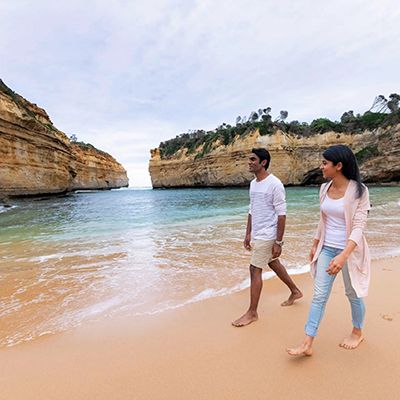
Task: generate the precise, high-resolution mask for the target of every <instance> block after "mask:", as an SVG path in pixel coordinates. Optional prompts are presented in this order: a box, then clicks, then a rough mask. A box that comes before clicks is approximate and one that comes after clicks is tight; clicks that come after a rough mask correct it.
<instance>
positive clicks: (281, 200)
mask: <svg viewBox="0 0 400 400" xmlns="http://www.w3.org/2000/svg"><path fill="white" fill-rule="evenodd" d="M249 214H251V238H252V240H275V239H276V231H277V223H278V215H286V199H285V188H284V186H283V184H282V182H281V181H280V180H279V179H278V178H277V177H276V176H275V175H272V174H269V175H268V176H267V177H266V178H265V179H263V180H262V181H260V182H257V180H256V179H253V180H252V181H251V183H250V207H249Z"/></svg>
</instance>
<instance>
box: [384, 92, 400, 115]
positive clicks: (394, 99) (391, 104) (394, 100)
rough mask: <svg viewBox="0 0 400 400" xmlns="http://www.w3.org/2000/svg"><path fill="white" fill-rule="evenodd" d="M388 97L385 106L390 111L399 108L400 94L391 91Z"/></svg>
mask: <svg viewBox="0 0 400 400" xmlns="http://www.w3.org/2000/svg"><path fill="white" fill-rule="evenodd" d="M389 99H390V100H389V101H388V102H387V107H388V109H389V110H390V112H391V113H394V112H396V111H397V110H398V109H399V101H400V95H398V94H397V93H392V94H391V95H390V96H389Z"/></svg>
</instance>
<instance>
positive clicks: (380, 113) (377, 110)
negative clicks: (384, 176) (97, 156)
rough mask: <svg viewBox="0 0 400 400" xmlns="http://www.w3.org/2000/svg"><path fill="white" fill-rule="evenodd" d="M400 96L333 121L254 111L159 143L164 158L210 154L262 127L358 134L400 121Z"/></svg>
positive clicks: (264, 130)
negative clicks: (178, 154)
mask: <svg viewBox="0 0 400 400" xmlns="http://www.w3.org/2000/svg"><path fill="white" fill-rule="evenodd" d="M399 105H400V95H398V94H397V93H393V94H391V95H390V96H389V98H388V99H386V98H385V96H383V95H379V96H377V97H376V98H375V100H374V102H373V104H372V106H371V108H370V109H369V110H367V111H366V112H364V113H363V114H362V115H361V114H356V115H355V114H354V111H352V110H350V111H346V112H345V113H343V115H342V116H341V118H340V121H331V120H330V119H328V118H317V119H315V120H313V121H312V122H311V123H310V124H309V123H307V122H299V121H291V122H286V120H287V117H288V112H287V111H284V110H282V111H280V113H279V117H277V118H275V119H273V118H272V116H271V108H270V107H268V108H264V109H259V110H258V111H252V112H251V113H250V115H249V116H248V117H247V116H243V117H242V116H238V117H237V118H236V125H234V126H232V125H229V124H226V123H223V124H222V125H220V126H219V127H217V128H216V129H214V130H211V131H207V132H206V131H204V130H201V129H200V130H196V131H190V132H188V133H182V134H181V135H178V136H176V137H175V138H174V139H170V140H167V141H165V142H161V143H160V145H159V149H160V156H161V158H162V159H166V158H170V157H172V156H173V155H174V154H175V153H176V152H178V151H179V150H182V149H187V154H193V153H195V152H196V155H195V158H196V159H197V158H201V157H203V156H204V155H205V154H207V153H209V152H210V151H211V150H212V149H213V147H214V146H215V144H216V143H221V144H223V145H228V144H230V143H232V142H233V141H234V139H235V138H236V137H240V136H246V135H248V134H250V133H251V132H253V131H254V130H257V129H258V130H259V132H260V135H272V134H274V133H275V132H276V131H277V130H281V131H283V132H286V133H290V134H293V135H297V136H311V135H316V134H321V133H324V132H328V131H333V132H345V133H358V132H363V131H364V130H367V129H368V130H372V129H376V128H379V127H383V128H385V127H388V126H392V125H395V124H398V123H400V107H399ZM374 153H375V150H374V149H372V150H371V149H369V151H365V153H363V154H360V155H359V157H360V159H362V160H364V159H366V158H368V157H370V156H371V155H373V154H374Z"/></svg>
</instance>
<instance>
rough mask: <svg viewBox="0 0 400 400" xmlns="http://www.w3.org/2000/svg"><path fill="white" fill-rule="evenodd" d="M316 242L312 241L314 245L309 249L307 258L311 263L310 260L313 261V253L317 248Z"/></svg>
mask: <svg viewBox="0 0 400 400" xmlns="http://www.w3.org/2000/svg"><path fill="white" fill-rule="evenodd" d="M318 242H319V240H314V243H313V245H312V247H311V250H310V254H309V256H308V259H309V261H310V262H312V260H313V259H314V256H315V252H316V251H317V247H318Z"/></svg>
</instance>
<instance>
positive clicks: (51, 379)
mask: <svg viewBox="0 0 400 400" xmlns="http://www.w3.org/2000/svg"><path fill="white" fill-rule="evenodd" d="M399 261H400V257H392V258H387V259H380V260H375V261H373V272H372V281H371V289H370V294H369V296H368V297H367V299H366V306H367V315H366V327H365V336H366V340H365V341H364V342H363V343H362V344H361V346H360V348H359V349H356V350H352V351H348V350H344V349H341V348H340V347H338V343H339V342H340V340H341V339H342V337H343V336H345V335H346V334H347V333H349V331H350V329H351V319H350V307H349V306H348V304H347V299H346V297H345V295H344V289H343V283H342V278H341V277H339V279H338V280H337V281H336V282H335V286H334V289H333V292H332V295H331V298H330V301H329V303H328V306H327V311H326V315H325V318H324V320H323V322H322V325H321V329H320V333H319V336H318V338H317V339H316V342H315V348H314V351H315V353H314V356H313V357H307V358H305V357H300V358H292V357H290V356H288V355H287V354H286V353H285V348H286V347H287V346H293V345H296V344H298V342H299V341H300V340H302V338H303V326H304V323H305V319H306V316H307V313H308V309H309V305H310V300H311V296H312V279H311V277H310V275H309V274H308V273H306V274H303V275H296V276H295V279H296V282H297V283H298V284H299V286H300V287H301V289H302V290H303V291H304V298H303V299H302V300H301V301H299V302H298V303H296V304H295V305H294V306H292V307H284V308H282V307H280V306H279V304H280V302H281V301H282V300H283V299H284V298H285V296H287V292H286V288H285V287H284V286H283V285H282V284H281V283H280V282H279V280H278V279H269V280H267V281H265V282H264V289H263V293H262V297H261V301H260V307H259V316H260V319H259V321H257V322H256V323H253V324H252V325H250V326H248V327H244V328H234V327H232V326H231V325H230V322H231V321H232V320H233V319H234V318H236V317H238V316H240V315H241V313H243V312H244V311H245V309H246V307H247V305H248V289H246V290H243V291H241V292H238V293H234V294H230V295H227V296H221V297H215V298H211V299H206V300H202V301H200V302H197V303H192V304H189V305H187V306H185V307H182V308H179V309H175V310H169V311H166V312H163V313H160V314H156V315H152V316H141V317H135V318H126V317H124V318H113V319H107V320H103V321H101V322H94V323H87V324H85V325H82V326H81V327H78V328H76V329H74V330H72V331H68V332H64V333H60V334H56V335H49V336H43V337H40V338H38V339H35V340H33V341H31V342H27V343H24V344H20V345H17V346H13V347H10V348H2V349H0V384H1V388H2V395H3V396H4V398H5V399H12V400H19V399H30V400H34V399H43V398H48V399H57V400H58V399H60V400H62V399H74V400H78V399H110V398H112V399H246V398H254V399H261V398H263V399H265V398H270V396H276V398H279V399H289V398H292V397H294V396H295V397H296V398H298V399H308V400H309V399H321V398H324V399H336V398H349V399H352V400H356V399H360V400H361V399H363V400H365V399H371V400H372V399H376V398H385V397H389V396H391V397H393V394H394V393H395V392H396V391H397V390H399V389H400V384H399V383H398V381H397V378H396V376H399V374H400V361H399V360H400V348H399V346H398V336H399V334H400V305H399V304H398V300H397V295H396V294H395V292H394V288H395V286H396V283H397V284H398V283H399V282H400V269H399V268H398V264H399Z"/></svg>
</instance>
